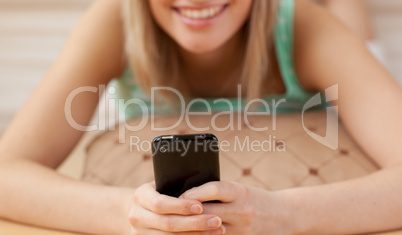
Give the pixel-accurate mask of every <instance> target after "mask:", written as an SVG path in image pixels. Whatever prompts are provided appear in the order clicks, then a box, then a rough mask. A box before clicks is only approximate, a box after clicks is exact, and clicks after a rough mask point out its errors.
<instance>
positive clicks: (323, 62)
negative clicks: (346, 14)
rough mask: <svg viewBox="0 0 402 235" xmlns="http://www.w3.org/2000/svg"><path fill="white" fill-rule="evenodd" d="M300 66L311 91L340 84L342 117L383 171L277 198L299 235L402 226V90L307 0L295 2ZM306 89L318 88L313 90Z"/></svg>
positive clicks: (351, 37)
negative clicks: (285, 204)
mask: <svg viewBox="0 0 402 235" xmlns="http://www.w3.org/2000/svg"><path fill="white" fill-rule="evenodd" d="M296 2H297V6H296V8H297V9H296V22H297V23H296V32H295V35H296V41H295V44H296V45H295V53H296V59H295V60H296V61H295V62H296V67H297V70H298V74H299V77H300V78H301V82H302V83H303V84H304V85H305V87H308V88H310V89H316V90H324V89H326V88H328V87H330V86H332V85H334V84H338V85H339V100H338V101H337V102H335V104H336V105H338V106H339V115H340V117H341V119H342V121H343V123H344V125H345V126H346V127H347V129H348V130H349V132H350V133H351V135H352V136H353V137H354V138H355V139H356V141H357V142H358V144H359V145H360V146H361V147H362V148H363V149H364V150H365V151H366V153H367V154H368V155H369V156H371V157H372V158H373V159H374V160H375V161H376V162H377V163H378V164H379V165H380V166H381V167H382V168H383V169H382V170H380V171H379V172H377V173H375V174H372V175H370V176H367V177H363V178H359V179H355V180H350V181H346V182H341V183H336V184H329V185H324V186H319V187H309V188H301V189H290V190H285V191H282V192H279V194H281V195H282V196H284V197H285V198H286V199H287V201H288V203H290V204H291V205H292V207H293V209H292V210H291V211H292V212H293V216H294V221H295V224H296V232H295V233H296V234H357V233H359V234H360V233H367V232H375V231H384V230H390V229H396V228H400V227H401V226H402V220H401V219H400V218H402V201H401V200H400V198H402V186H401V185H402V178H401V175H402V145H401V144H400V137H401V133H402V123H401V121H400V120H401V118H402V109H401V108H400V103H401V101H402V91H401V88H400V86H399V85H398V84H397V83H396V82H395V81H394V80H393V79H392V77H391V76H390V75H389V74H388V73H387V71H386V70H385V69H383V68H382V67H381V66H380V65H379V64H378V62H376V60H375V59H374V58H373V57H372V56H371V55H370V53H369V52H368V51H367V50H366V48H365V46H364V44H363V43H362V42H361V41H360V40H358V39H357V38H355V37H354V35H352V34H351V33H350V32H349V31H348V30H346V29H345V28H343V27H342V25H340V24H339V23H338V22H337V21H336V20H334V19H333V18H332V17H330V16H328V14H327V13H326V12H325V11H324V10H323V9H321V8H319V7H317V6H315V5H313V4H312V3H310V2H308V1H304V0H299V1H296ZM308 84H313V85H312V86H309V85H308Z"/></svg>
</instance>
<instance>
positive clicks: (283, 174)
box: [83, 111, 378, 190]
mask: <svg viewBox="0 0 402 235" xmlns="http://www.w3.org/2000/svg"><path fill="white" fill-rule="evenodd" d="M213 115H214V114H212V115H207V116H205V115H199V116H195V115H193V116H190V118H189V120H188V121H186V120H185V119H184V120H183V121H182V122H180V123H179V124H178V125H177V126H176V127H174V128H173V129H171V130H166V131H156V130H153V131H152V130H151V119H148V120H147V121H148V122H147V125H146V126H145V127H144V128H142V129H141V130H138V131H128V130H126V132H125V133H124V136H123V137H124V139H123V140H125V141H123V142H125V143H120V142H121V141H119V131H118V130H114V131H107V132H104V133H103V134H101V135H99V136H98V137H97V138H95V139H94V140H93V141H92V143H90V144H89V146H88V147H87V159H86V163H85V169H84V174H83V180H84V181H87V182H92V183H98V184H105V185H116V186H126V187H134V188H135V187H138V186H140V185H141V184H143V183H146V182H150V181H152V180H153V169H152V154H151V150H150V143H151V141H152V139H153V138H154V137H156V136H159V135H164V134H187V133H205V132H208V133H213V134H215V135H216V136H217V137H218V139H219V142H220V144H221V146H220V147H221V151H220V168H221V179H222V180H224V181H237V182H240V183H244V184H247V185H252V186H256V187H262V188H265V189H268V190H281V189H286V188H291V187H302V186H312V185H319V184H325V183H331V182H338V181H343V180H348V179H353V178H356V177H361V176H364V175H367V174H370V173H372V172H374V171H376V170H378V167H377V166H376V164H375V163H374V162H372V161H371V159H370V158H368V157H367V156H366V155H365V154H364V153H363V152H362V151H361V150H360V149H359V147H358V146H357V145H356V144H355V142H354V141H353V140H352V139H351V137H350V136H349V135H348V134H347V132H346V130H345V129H344V127H343V126H342V125H341V124H340V125H339V130H338V136H339V138H338V148H337V149H336V150H332V149H330V148H328V147H326V146H325V142H324V143H319V142H317V141H316V140H314V139H313V138H312V137H311V136H310V135H309V134H308V133H307V132H306V130H305V129H304V128H303V122H302V119H301V114H300V113H295V114H286V115H277V116H276V118H273V117H272V116H261V115H254V116H250V115H249V116H248V118H247V121H246V120H245V119H244V116H243V114H241V113H240V114H239V115H238V114H235V115H234V116H233V117H232V118H231V116H229V115H226V114H225V115H223V114H221V115H219V116H218V117H216V118H215V119H213ZM326 115H327V114H326V113H325V111H315V112H307V113H305V114H304V127H305V128H307V129H308V130H310V131H312V132H314V133H316V134H319V135H321V136H325V135H326V129H327V126H330V125H334V124H335V123H331V122H330V123H327V118H326ZM178 120H179V116H159V117H155V120H154V127H156V128H161V127H168V126H172V125H173V124H175V123H177V121H178ZM140 122H141V118H136V119H132V120H130V121H129V122H128V125H130V126H132V127H135V126H137V125H139V123H140ZM191 125H192V126H193V127H198V128H205V127H210V129H209V130H206V131H194V130H193V128H191ZM213 126H215V130H214V129H213V128H212V127H213ZM225 127H226V129H227V127H233V130H231V129H230V128H229V129H228V130H221V129H225ZM218 128H220V129H219V130H217V129H218ZM252 128H265V129H267V130H264V131H255V130H252ZM121 133H122V132H120V134H121ZM130 140H131V142H130ZM334 140H336V139H334V138H332V139H331V138H329V139H328V141H334ZM247 141H248V143H249V144H248V145H247ZM253 141H255V142H254V143H256V144H257V145H258V143H262V141H265V142H264V143H265V144H263V146H264V149H261V148H254V149H253V148H252V147H251V145H252V143H253ZM130 147H131V149H130ZM247 147H248V148H247Z"/></svg>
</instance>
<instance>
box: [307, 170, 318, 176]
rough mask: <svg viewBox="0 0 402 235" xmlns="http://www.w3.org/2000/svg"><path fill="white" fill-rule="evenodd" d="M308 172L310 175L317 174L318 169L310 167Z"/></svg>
mask: <svg viewBox="0 0 402 235" xmlns="http://www.w3.org/2000/svg"><path fill="white" fill-rule="evenodd" d="M309 174H310V175H318V169H315V168H310V169H309Z"/></svg>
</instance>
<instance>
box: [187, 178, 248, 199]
mask: <svg viewBox="0 0 402 235" xmlns="http://www.w3.org/2000/svg"><path fill="white" fill-rule="evenodd" d="M244 188H245V187H244V186H242V185H241V184H235V183H230V182H220V181H215V182H209V183H206V184H203V185H201V186H199V187H194V188H192V189H189V190H187V191H186V192H184V193H183V194H182V195H181V196H180V198H183V199H196V200H198V201H200V202H206V201H214V200H218V201H221V202H233V201H234V200H236V198H237V197H238V196H239V193H240V192H241V191H242V190H244Z"/></svg>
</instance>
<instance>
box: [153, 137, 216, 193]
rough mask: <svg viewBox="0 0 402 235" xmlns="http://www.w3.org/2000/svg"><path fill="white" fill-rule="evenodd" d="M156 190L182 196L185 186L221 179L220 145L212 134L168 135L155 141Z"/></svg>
mask: <svg viewBox="0 0 402 235" xmlns="http://www.w3.org/2000/svg"><path fill="white" fill-rule="evenodd" d="M152 155H153V165H154V175H155V184H156V190H157V191H158V192H159V193H161V194H165V195H169V196H173V197H179V196H180V195H181V194H182V193H184V192H185V191H186V190H188V189H191V188H193V187H197V186H200V185H202V184H204V183H207V182H210V181H219V180H220V172H219V146H218V139H217V138H216V136H215V135H213V134H194V135H165V136H158V137H156V138H155V139H154V140H153V141H152Z"/></svg>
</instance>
